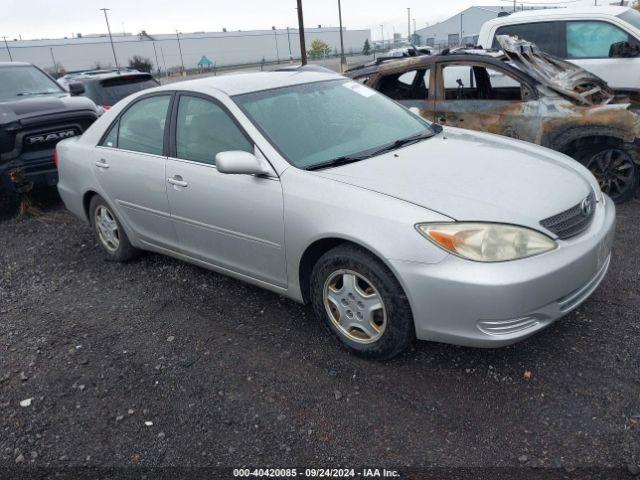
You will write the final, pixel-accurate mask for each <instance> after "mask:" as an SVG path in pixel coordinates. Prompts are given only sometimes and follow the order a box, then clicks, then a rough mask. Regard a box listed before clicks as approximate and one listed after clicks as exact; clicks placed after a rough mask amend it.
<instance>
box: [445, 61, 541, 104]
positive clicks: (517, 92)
mask: <svg viewBox="0 0 640 480" xmlns="http://www.w3.org/2000/svg"><path fill="white" fill-rule="evenodd" d="M442 75H443V79H444V87H445V90H444V91H445V99H447V100H508V101H514V100H523V99H524V100H526V99H527V97H529V96H530V92H529V90H528V87H527V86H526V85H523V84H522V83H520V82H519V81H518V80H516V79H515V78H513V77H512V76H511V75H508V74H507V73H505V72H503V71H502V70H498V69H493V68H486V67H483V66H480V65H474V66H470V65H448V66H446V67H445V68H444V70H443V72H442Z"/></svg>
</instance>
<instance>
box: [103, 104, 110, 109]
mask: <svg viewBox="0 0 640 480" xmlns="http://www.w3.org/2000/svg"><path fill="white" fill-rule="evenodd" d="M102 108H104V109H105V110H109V109H110V108H111V105H102Z"/></svg>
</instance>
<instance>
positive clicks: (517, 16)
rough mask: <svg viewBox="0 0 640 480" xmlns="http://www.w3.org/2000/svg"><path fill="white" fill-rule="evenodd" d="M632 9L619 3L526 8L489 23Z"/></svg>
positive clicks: (613, 13)
mask: <svg viewBox="0 0 640 480" xmlns="http://www.w3.org/2000/svg"><path fill="white" fill-rule="evenodd" d="M628 10H630V8H629V7H621V6H619V5H609V6H600V7H596V6H591V7H589V6H586V7H567V8H544V9H538V10H525V11H521V12H514V13H512V14H511V15H506V16H504V17H498V18H494V19H492V20H489V21H488V22H487V23H491V24H494V25H502V24H509V23H513V21H514V20H521V19H528V18H547V17H571V16H574V15H577V16H587V15H593V16H597V15H606V16H618V15H620V14H622V13H624V12H626V11H628Z"/></svg>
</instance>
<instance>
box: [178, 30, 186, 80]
mask: <svg viewBox="0 0 640 480" xmlns="http://www.w3.org/2000/svg"><path fill="white" fill-rule="evenodd" d="M176 38H177V39H178V51H179V52H180V63H181V64H182V76H183V77H184V75H185V70H184V59H183V58H182V46H181V45H180V32H179V31H178V30H176Z"/></svg>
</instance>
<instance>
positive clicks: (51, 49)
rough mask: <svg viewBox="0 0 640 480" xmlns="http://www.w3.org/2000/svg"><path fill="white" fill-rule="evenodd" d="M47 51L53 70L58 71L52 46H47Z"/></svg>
mask: <svg viewBox="0 0 640 480" xmlns="http://www.w3.org/2000/svg"><path fill="white" fill-rule="evenodd" d="M49 52H51V61H52V62H53V71H54V72H56V74H57V73H58V66H57V65H56V57H54V56H53V48H49Z"/></svg>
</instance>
